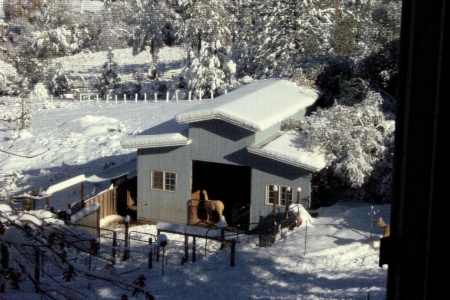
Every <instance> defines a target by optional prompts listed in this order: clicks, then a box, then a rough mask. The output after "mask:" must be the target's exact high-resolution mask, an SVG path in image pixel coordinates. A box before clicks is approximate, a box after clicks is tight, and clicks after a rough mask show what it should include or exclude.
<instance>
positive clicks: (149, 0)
mask: <svg viewBox="0 0 450 300" xmlns="http://www.w3.org/2000/svg"><path fill="white" fill-rule="evenodd" d="M176 16H177V15H176V14H175V12H174V11H173V8H172V5H171V3H170V1H167V0H138V1H136V7H135V15H134V16H133V17H132V18H131V20H130V22H129V25H130V26H132V28H133V29H132V33H131V34H130V36H129V39H128V45H130V46H131V47H132V49H133V54H134V55H137V54H139V53H141V52H142V51H144V50H146V51H148V52H149V54H150V56H151V58H152V62H151V66H150V70H149V73H150V74H151V77H152V78H154V77H156V71H157V65H158V52H159V50H160V49H161V48H162V47H164V46H165V41H166V38H167V35H168V33H167V32H166V25H168V24H171V22H172V21H174V19H176Z"/></svg>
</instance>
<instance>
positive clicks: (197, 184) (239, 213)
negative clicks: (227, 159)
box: [192, 161, 251, 226]
mask: <svg viewBox="0 0 450 300" xmlns="http://www.w3.org/2000/svg"><path fill="white" fill-rule="evenodd" d="M250 187H251V168H250V167H243V166H236V165H227V164H219V163H212V162H205V161H192V192H195V191H202V190H206V191H207V193H208V198H209V199H210V200H221V201H222V202H223V204H224V206H225V209H224V211H223V215H224V216H225V219H226V221H227V223H228V225H230V226H232V225H234V226H236V225H238V224H242V225H246V224H248V222H249V221H250V218H249V217H250V216H249V213H248V212H249V205H250ZM201 199H203V196H202V197H201ZM202 206H203V202H201V203H200V207H202ZM199 213H200V214H201V213H202V212H201V210H199ZM200 217H202V216H200ZM213 221H217V219H216V220H213Z"/></svg>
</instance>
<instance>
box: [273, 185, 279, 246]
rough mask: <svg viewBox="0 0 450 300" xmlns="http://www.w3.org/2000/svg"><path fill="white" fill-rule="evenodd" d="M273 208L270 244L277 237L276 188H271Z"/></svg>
mask: <svg viewBox="0 0 450 300" xmlns="http://www.w3.org/2000/svg"><path fill="white" fill-rule="evenodd" d="M273 192H274V194H273V207H272V217H273V228H272V230H273V232H272V233H273V237H272V243H275V240H276V237H277V202H278V186H276V185H274V186H273Z"/></svg>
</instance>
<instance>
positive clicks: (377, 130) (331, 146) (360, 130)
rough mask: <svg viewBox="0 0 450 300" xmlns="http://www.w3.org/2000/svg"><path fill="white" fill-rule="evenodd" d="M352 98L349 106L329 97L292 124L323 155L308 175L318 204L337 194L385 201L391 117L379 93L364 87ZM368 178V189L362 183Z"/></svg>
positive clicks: (386, 198)
mask: <svg viewBox="0 0 450 300" xmlns="http://www.w3.org/2000/svg"><path fill="white" fill-rule="evenodd" d="M358 101H359V102H358ZM358 101H355V103H356V102H357V103H356V104H354V105H351V106H348V105H342V104H338V103H335V104H334V105H333V106H332V107H331V108H328V109H320V108H319V109H318V110H317V111H315V112H313V113H312V114H311V115H310V116H308V117H306V118H304V119H303V120H301V121H300V122H299V124H298V128H299V130H300V131H301V132H302V134H304V136H305V142H306V145H307V147H308V148H309V149H310V150H311V151H324V153H325V155H326V159H327V167H326V168H325V169H323V170H322V171H321V172H319V173H317V174H315V178H314V182H315V185H316V189H320V192H319V195H318V197H319V198H320V199H319V201H321V202H322V204H323V202H324V201H330V202H333V201H337V200H339V198H341V197H343V196H352V198H353V199H355V198H356V199H358V198H359V199H362V200H366V201H369V200H370V201H381V202H389V201H390V195H391V190H390V186H389V185H388V183H389V182H390V180H391V179H390V178H391V176H392V168H393V165H392V157H393V147H392V145H393V132H394V126H393V125H392V124H393V121H392V120H389V119H386V117H385V115H384V113H383V111H382V104H383V101H384V100H383V97H382V96H381V95H380V94H379V93H376V92H373V91H368V92H367V94H366V95H365V97H364V99H362V100H358ZM292 125H293V124H290V126H291V127H292ZM375 177H376V178H377V180H376V181H375V180H372V178H375ZM369 183H370V186H371V192H368V191H366V190H365V189H364V187H367V186H369ZM377 184H379V185H382V186H383V187H381V186H377ZM316 191H317V190H316Z"/></svg>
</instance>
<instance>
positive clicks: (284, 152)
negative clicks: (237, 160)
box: [247, 131, 326, 172]
mask: <svg viewBox="0 0 450 300" xmlns="http://www.w3.org/2000/svg"><path fill="white" fill-rule="evenodd" d="M247 150H248V152H250V153H252V154H255V155H259V156H262V157H265V158H269V159H273V160H276V161H279V162H282V163H285V164H288V165H292V166H295V167H299V168H302V169H305V170H308V171H311V172H318V171H320V170H322V169H323V168H324V167H325V166H326V163H325V157H324V155H323V154H320V153H315V152H311V151H308V150H307V149H306V148H305V147H304V144H303V139H302V137H301V135H300V133H298V132H296V131H288V132H279V133H277V134H276V135H274V136H272V137H270V138H269V139H267V140H266V141H263V142H261V143H259V144H254V145H251V146H249V147H247Z"/></svg>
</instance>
